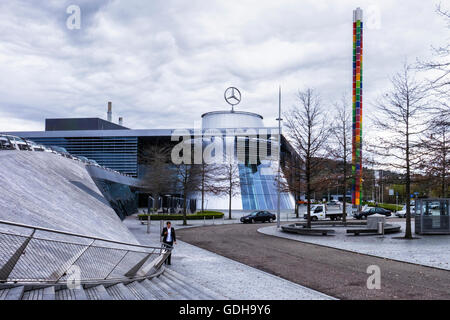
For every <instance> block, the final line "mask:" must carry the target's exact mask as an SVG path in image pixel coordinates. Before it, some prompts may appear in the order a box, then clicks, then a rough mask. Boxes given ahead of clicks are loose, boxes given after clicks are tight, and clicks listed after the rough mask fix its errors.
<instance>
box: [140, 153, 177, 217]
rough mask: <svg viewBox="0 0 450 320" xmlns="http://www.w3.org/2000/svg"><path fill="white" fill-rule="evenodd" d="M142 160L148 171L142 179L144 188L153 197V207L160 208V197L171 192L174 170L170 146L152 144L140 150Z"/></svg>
mask: <svg viewBox="0 0 450 320" xmlns="http://www.w3.org/2000/svg"><path fill="white" fill-rule="evenodd" d="M139 157H140V162H141V163H142V164H144V165H145V167H146V171H145V173H144V177H143V179H142V181H141V184H142V188H143V189H144V190H146V191H148V192H149V193H150V194H151V195H152V197H153V209H154V210H155V211H156V210H157V209H159V201H158V199H159V197H160V195H162V194H163V193H167V192H170V185H171V178H172V174H173V172H172V170H171V169H170V166H169V160H170V148H169V147H165V146H157V145H154V146H150V147H148V148H145V149H143V150H141V151H140V153H139Z"/></svg>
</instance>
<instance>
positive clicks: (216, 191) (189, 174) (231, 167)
mask: <svg viewBox="0 0 450 320" xmlns="http://www.w3.org/2000/svg"><path fill="white" fill-rule="evenodd" d="M171 151H172V148H171V147H170V146H158V145H154V146H148V147H146V148H144V149H143V150H142V151H141V152H140V161H141V163H142V164H144V165H145V166H146V171H145V174H144V177H143V178H142V182H141V187H142V189H143V190H144V192H147V193H149V194H150V195H151V196H152V198H153V211H155V212H156V211H157V210H158V209H160V208H159V201H158V199H159V198H160V197H161V196H164V195H167V194H172V195H180V198H181V199H182V201H183V205H182V213H183V224H184V225H186V224H187V211H188V200H189V199H190V198H191V197H195V198H198V197H197V195H198V194H200V195H201V212H204V211H205V198H206V195H215V196H227V197H228V202H229V208H228V212H229V219H231V218H232V216H231V204H232V198H233V197H234V196H235V195H236V192H237V191H238V187H239V185H240V182H239V170H238V166H237V164H236V163H234V161H233V159H234V158H230V159H228V158H227V159H224V162H223V163H219V164H215V163H213V164H209V163H207V162H205V161H203V162H202V163H201V164H185V163H180V164H174V163H173V162H172V161H171Z"/></svg>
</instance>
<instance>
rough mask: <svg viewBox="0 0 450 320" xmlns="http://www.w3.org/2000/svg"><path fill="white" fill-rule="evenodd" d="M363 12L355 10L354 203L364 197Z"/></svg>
mask: <svg viewBox="0 0 450 320" xmlns="http://www.w3.org/2000/svg"><path fill="white" fill-rule="evenodd" d="M362 17H363V12H362V10H361V9H360V8H357V9H356V10H354V11H353V141H352V203H353V205H356V206H359V205H361V199H362V148H361V146H362V96H363V85H362V83H363V77H362V69H363V21H362V20H363V19H362Z"/></svg>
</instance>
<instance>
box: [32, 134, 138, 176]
mask: <svg viewBox="0 0 450 320" xmlns="http://www.w3.org/2000/svg"><path fill="white" fill-rule="evenodd" d="M29 139H30V140H32V141H34V142H36V143H40V144H43V145H46V146H57V147H63V148H65V149H66V150H67V151H68V152H69V153H70V154H73V155H75V156H84V157H86V158H88V159H92V160H95V161H97V163H98V164H99V165H102V166H105V167H107V168H110V169H113V170H116V171H119V172H121V173H124V174H127V175H130V176H132V177H135V178H136V177H137V152H138V138H137V137H70V138H50V137H46V138H32V137H30V138H29Z"/></svg>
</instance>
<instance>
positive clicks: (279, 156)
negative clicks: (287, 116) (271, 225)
mask: <svg viewBox="0 0 450 320" xmlns="http://www.w3.org/2000/svg"><path fill="white" fill-rule="evenodd" d="M276 120H277V121H278V193H277V196H278V197H277V228H278V229H279V228H280V227H281V221H280V219H281V208H280V205H281V198H280V197H281V195H280V179H281V121H283V119H281V86H280V87H279V91H278V119H276Z"/></svg>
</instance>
